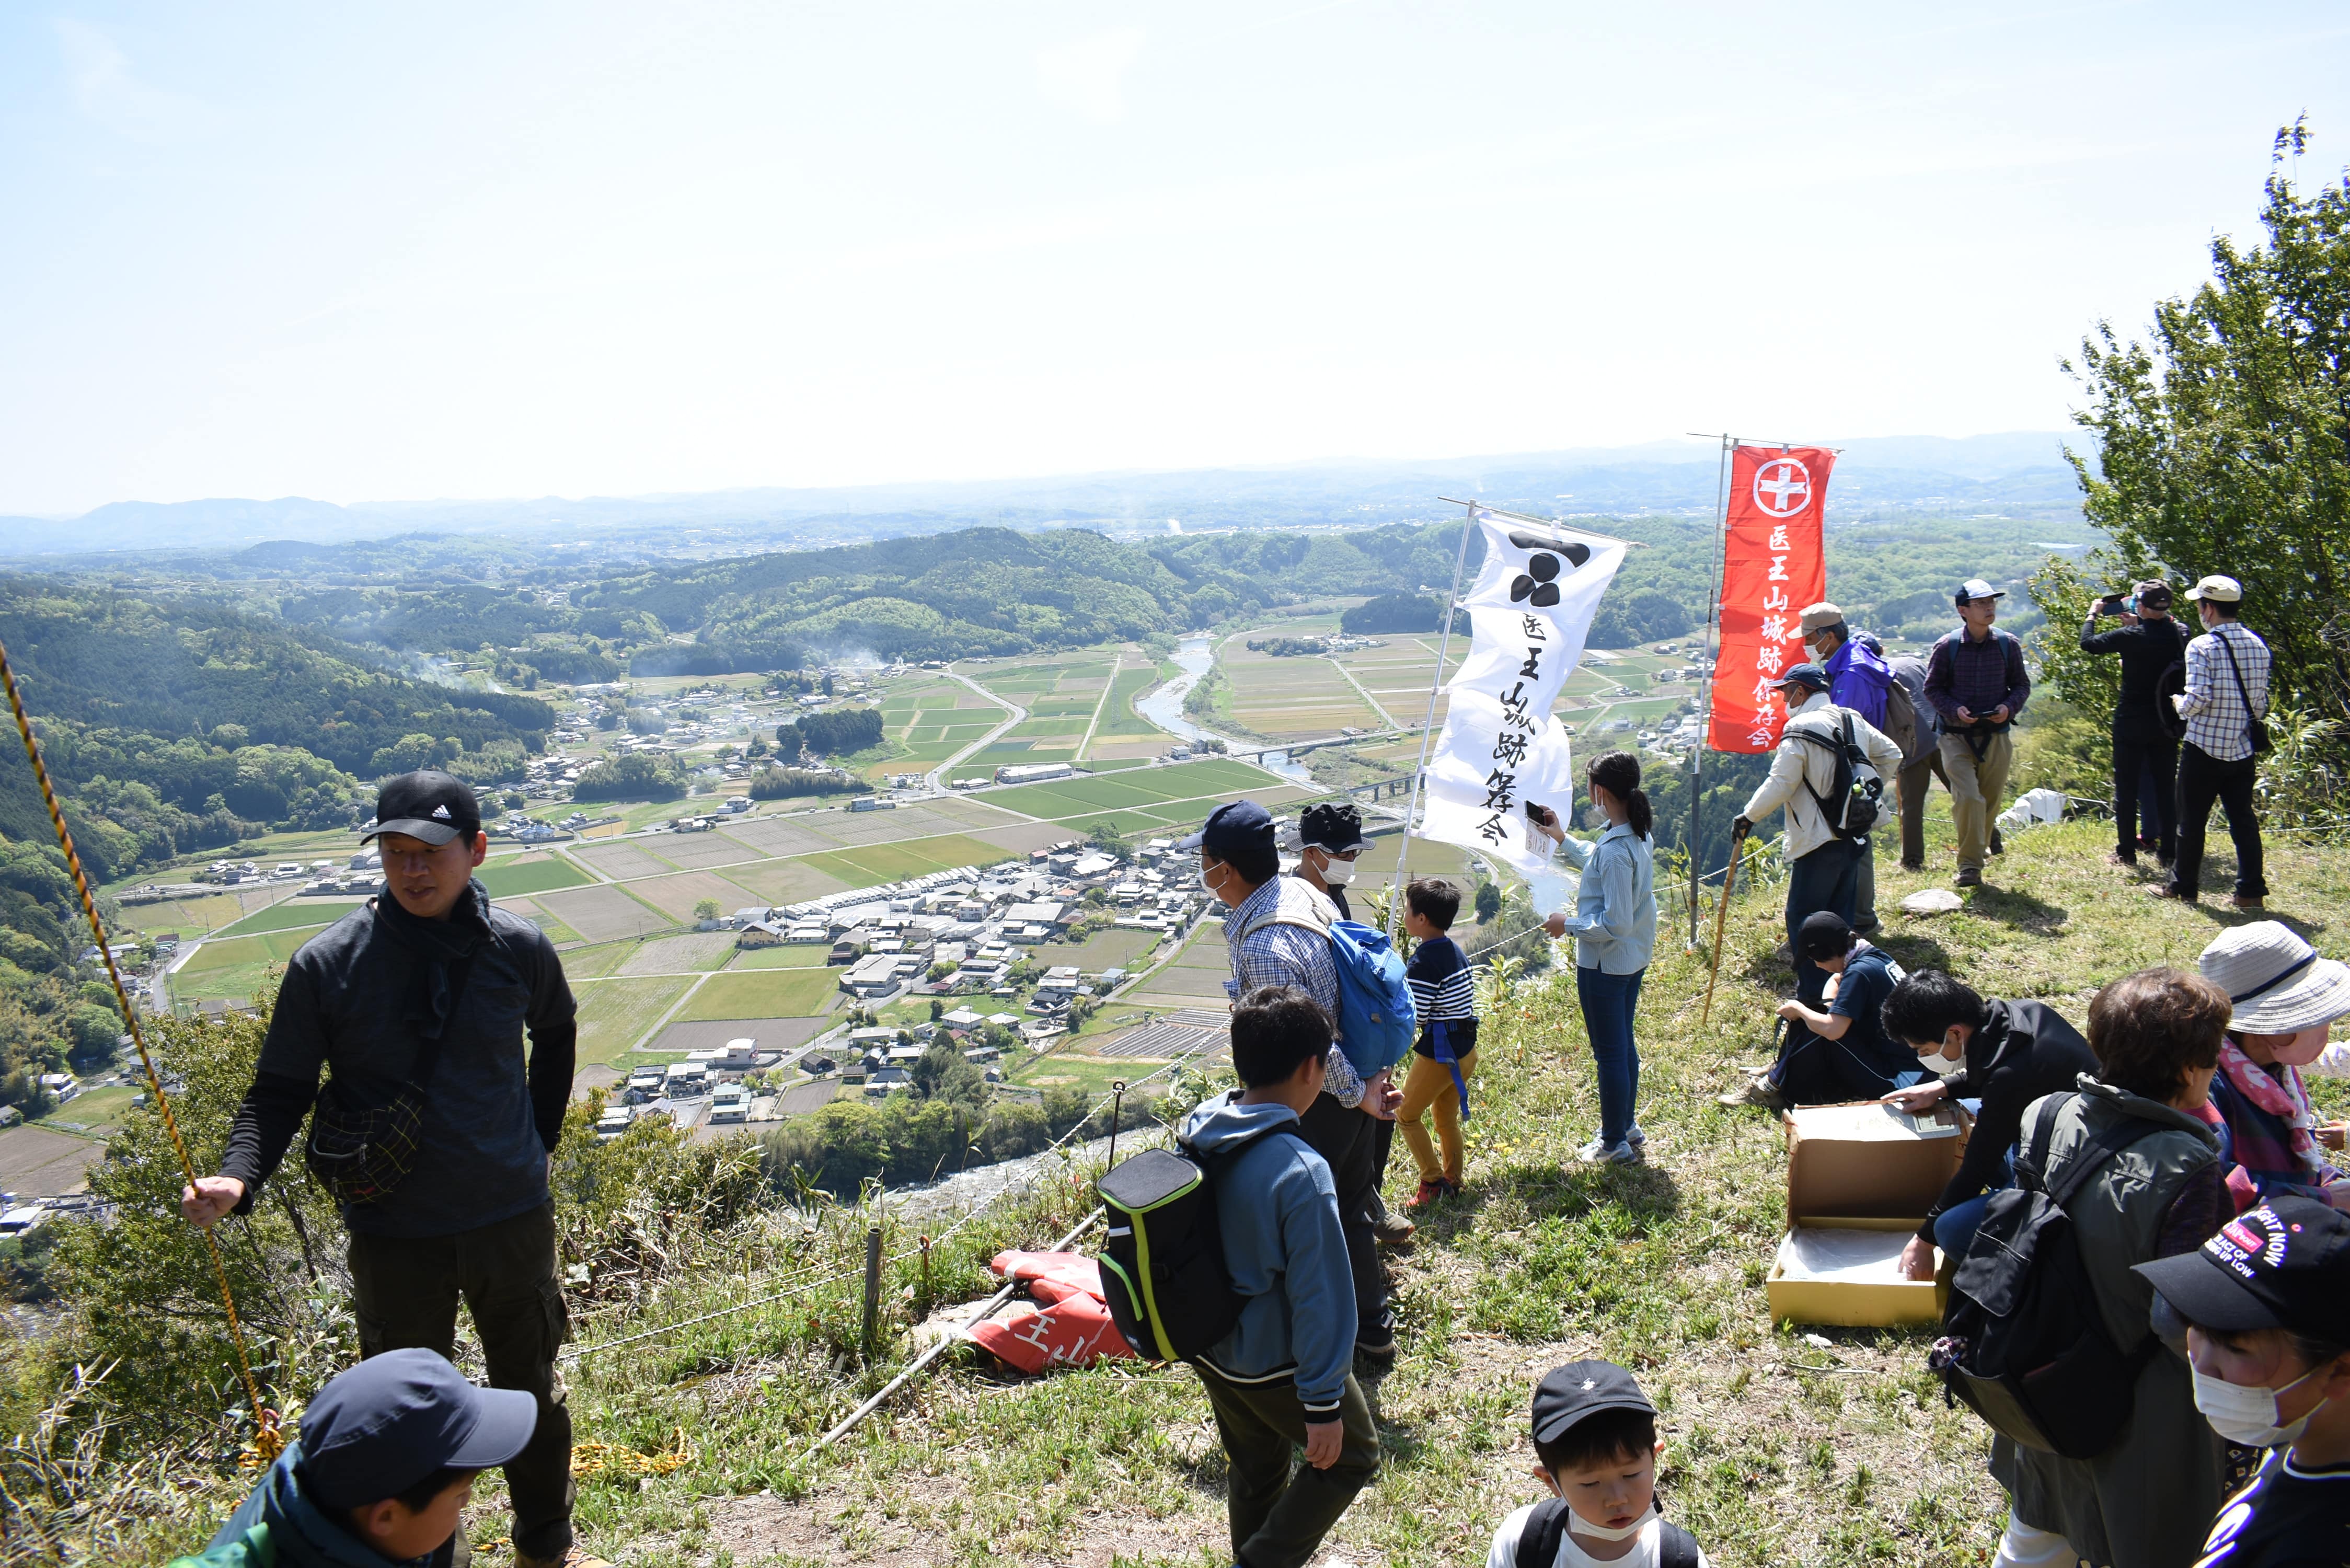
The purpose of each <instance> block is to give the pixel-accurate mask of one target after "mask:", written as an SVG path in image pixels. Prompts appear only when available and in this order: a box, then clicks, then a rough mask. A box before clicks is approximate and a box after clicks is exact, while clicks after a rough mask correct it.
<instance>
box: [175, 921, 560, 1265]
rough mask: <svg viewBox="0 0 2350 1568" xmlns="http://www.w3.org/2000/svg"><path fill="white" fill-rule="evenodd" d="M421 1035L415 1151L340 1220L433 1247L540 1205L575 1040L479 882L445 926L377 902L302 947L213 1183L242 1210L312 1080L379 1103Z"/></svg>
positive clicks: (551, 970)
mask: <svg viewBox="0 0 2350 1568" xmlns="http://www.w3.org/2000/svg"><path fill="white" fill-rule="evenodd" d="M525 1028H526V1029H528V1031H529V1033H530V1044H531V1049H530V1054H529V1058H528V1061H527V1063H525V1058H524V1053H523V1032H524V1030H525ZM435 1029H438V1030H439V1032H440V1033H441V1056H440V1061H439V1063H438V1064H437V1065H436V1066H435V1068H434V1070H433V1072H432V1078H431V1081H430V1082H428V1083H427V1084H426V1085H424V1119H423V1128H422V1143H423V1146H422V1147H421V1149H420V1150H419V1151H418V1154H417V1157H416V1160H415V1163H414V1165H413V1166H412V1167H411V1169H410V1172H409V1175H408V1177H407V1179H405V1180H403V1181H402V1182H401V1183H400V1185H399V1186H398V1187H397V1188H394V1189H392V1190H391V1191H390V1193H388V1194H386V1195H385V1196H384V1197H383V1198H381V1199H379V1200H377V1201H376V1202H373V1203H368V1204H361V1205H358V1206H356V1207H352V1208H348V1209H347V1210H345V1211H344V1219H345V1220H346V1221H347V1222H348V1224H349V1226H350V1228H351V1229H352V1230H354V1231H367V1232H369V1233H370V1234H373V1235H380V1236H446V1235H452V1234H454V1233H455V1232H457V1231H471V1230H473V1229H476V1228H477V1227H480V1226H483V1225H493V1224H495V1223H496V1222H497V1221H499V1220H510V1219H512V1218H513V1217H514V1216H515V1215H517V1214H521V1213H524V1212H526V1211H527V1210H532V1209H536V1208H537V1207H538V1206H539V1205H540V1204H542V1203H545V1202H546V1201H547V1186H546V1157H547V1155H548V1154H550V1153H552V1152H553V1150H554V1148H555V1142H556V1137H558V1136H559V1135H560V1134H561V1132H562V1128H563V1111H564V1106H565V1105H566V1104H567V1102H568V1100H569V1098H570V1094H571V1072H572V1063H573V1058H574V1055H575V1054H576V1048H577V1040H578V1025H577V1021H576V1019H575V1016H574V1007H573V1003H572V1000H571V987H570V985H569V984H568V983H567V981H565V980H564V978H563V962H562V960H560V959H559V958H557V957H556V952H555V946H554V944H553V943H551V942H549V941H548V940H546V933H545V932H543V931H541V930H540V929H538V928H537V927H536V926H534V925H532V924H531V923H530V922H529V921H528V920H525V919H522V918H521V917H520V916H517V915H513V914H509V913H508V912H506V911H505V910H504V909H497V908H495V907H494V906H493V905H492V904H491V903H490V899H489V894H488V893H487V892H486V891H485V890H484V888H483V887H482V885H481V883H479V882H475V883H473V885H472V888H470V889H469V891H468V893H467V896H466V898H465V900H464V901H463V902H462V903H460V905H459V906H458V909H457V913H456V914H455V915H454V916H452V918H451V919H449V920H448V921H446V922H442V921H436V920H418V919H416V918H415V917H414V916H412V915H410V914H408V913H407V911H405V910H403V909H398V908H397V907H391V906H390V897H389V895H387V896H386V898H385V899H383V900H381V901H370V902H369V903H368V904H365V905H362V906H361V907H360V908H359V909H354V910H353V911H351V912H350V913H349V914H348V915H346V916H344V917H343V918H342V919H339V920H338V921H336V922H335V923H334V924H333V925H331V926H329V927H328V928H327V929H325V930H324V931H321V932H320V933H318V935H317V936H315V937H313V938H311V939H310V940H308V941H307V942H305V943H304V944H303V945H302V949H301V950H300V951H299V952H296V954H295V955H294V959H293V961H292V962H291V963H289V964H288V965H287V966H286V980H285V982H284V983H283V984H282V985H281V986H280V987H279V988H278V992H277V1006H276V1011H275V1012H273V1013H272V1014H271V1015H270V1020H269V1033H268V1036H267V1038H266V1039H265V1040H264V1041H263V1042H262V1046H261V1062H260V1069H259V1071H258V1072H257V1073H256V1074H255V1078H254V1085H253V1088H252V1089H251V1090H250V1091H249V1092H248V1093H247V1094H246V1096H245V1098H244V1104H243V1105H242V1106H239V1107H238V1108H237V1115H236V1121H235V1123H234V1126H233V1127H231V1128H230V1130H229V1139H228V1151H227V1153H226V1154H225V1155H224V1157H223V1158H222V1160H221V1173H222V1174H223V1175H224V1176H234V1177H235V1178H237V1179H240V1180H242V1181H243V1182H244V1185H245V1204H246V1205H249V1204H250V1203H251V1202H252V1200H253V1196H254V1194H255V1192H257V1191H258V1190H259V1189H260V1187H261V1184H262V1183H263V1182H264V1181H265V1180H266V1179H268V1177H269V1175H270V1173H271V1172H272V1171H274V1170H276V1168H277V1163H278V1161H279V1160H280V1159H281V1158H284V1156H285V1153H286V1145H287V1144H288V1143H290V1142H291V1141H292V1139H293V1136H294V1133H295V1131H296V1129H297V1128H298V1127H299V1126H300V1124H301V1120H302V1117H303V1116H304V1115H305V1114H307V1112H308V1110H309V1108H310V1105H311V1102H312V1101H313V1100H314V1099H316V1098H317V1092H318V1073H319V1069H320V1068H321V1067H324V1068H326V1069H328V1071H330V1072H331V1073H332V1074H333V1075H334V1077H335V1080H336V1082H337V1083H338V1085H341V1088H342V1091H343V1092H344V1093H346V1094H348V1095H351V1096H354V1097H355V1098H356V1099H357V1100H358V1101H359V1103H360V1104H364V1105H369V1106H380V1105H385V1104H388V1103H390V1099H391V1098H392V1096H394V1095H396V1094H397V1093H399V1091H400V1085H401V1084H402V1082H403V1081H405V1080H406V1079H407V1077H408V1076H409V1075H410V1074H411V1070H412V1069H413V1066H414V1064H415V1062H416V1060H417V1056H418V1053H419V1050H420V1048H421V1045H422V1044H423V1043H424V1039H425V1037H426V1036H427V1035H428V1034H430V1033H432V1032H433V1031H434V1030H435Z"/></svg>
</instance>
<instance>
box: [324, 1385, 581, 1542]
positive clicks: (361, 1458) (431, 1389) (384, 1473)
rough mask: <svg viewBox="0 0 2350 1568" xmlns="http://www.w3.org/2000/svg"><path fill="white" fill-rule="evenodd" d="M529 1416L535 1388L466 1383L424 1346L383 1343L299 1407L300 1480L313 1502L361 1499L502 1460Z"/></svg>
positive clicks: (534, 1410) (339, 1504)
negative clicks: (385, 1345)
mask: <svg viewBox="0 0 2350 1568" xmlns="http://www.w3.org/2000/svg"><path fill="white" fill-rule="evenodd" d="M537 1425H538V1401H537V1399H536V1397H533V1396H531V1395H529V1394H526V1393H524V1392H523V1391H521V1390H520V1389H515V1388H476V1387H474V1386H473V1384H471V1383H469V1382H467V1381H466V1380H465V1377H464V1375H463V1373H460V1372H459V1371H458V1370H457V1369H456V1368H455V1367H453V1366H450V1365H449V1363H448V1362H446V1361H444V1360H443V1359H442V1357H441V1356H440V1355H438V1354H437V1353H435V1352H433V1351H430V1350H388V1351H386V1352H384V1353H383V1354H382V1355H376V1356H370V1357H369V1358H368V1359H367V1360H365V1361H362V1362H360V1363H359V1365H358V1366H354V1367H352V1368H351V1369H350V1370H349V1371H348V1372H345V1373H343V1374H341V1375H340V1376H337V1377H335V1378H334V1379H333V1380H332V1381H330V1382H329V1383H328V1385H327V1386H325V1387H324V1388H321V1389H319V1390H318V1392H317V1397H315V1398H313V1399H312V1400H311V1401H310V1405H309V1408H307V1409H306V1410H304V1411H303V1412H302V1461H301V1477H302V1488H303V1490H304V1491H306V1492H307V1493H308V1494H309V1498H310V1501H312V1502H315V1503H317V1505H318V1506H319V1507H321V1508H327V1509H335V1510H342V1509H352V1508H364V1507H366V1506H367V1505H368V1504H369V1503H374V1502H381V1501H383V1500H384V1499H385V1498H388V1497H394V1496H397V1495H398V1494H400V1492H403V1491H406V1490H408V1489H409V1488H410V1487H412V1486H414V1485H415V1484H416V1483H417V1482H418V1481H421V1480H424V1479H425V1478H426V1477H428V1476H430V1475H432V1473H433V1472H434V1471H436V1470H440V1469H448V1468H451V1467H454V1468H456V1469H468V1470H485V1469H490V1468H491V1467H493V1466H494V1465H502V1464H504V1463H505V1462H506V1461H507V1460H508V1459H513V1458H514V1457H515V1455H516V1454H519V1453H521V1452H522V1450H523V1445H525V1443H527V1442H529V1441H530V1434H531V1431H532V1428H536V1426H537Z"/></svg>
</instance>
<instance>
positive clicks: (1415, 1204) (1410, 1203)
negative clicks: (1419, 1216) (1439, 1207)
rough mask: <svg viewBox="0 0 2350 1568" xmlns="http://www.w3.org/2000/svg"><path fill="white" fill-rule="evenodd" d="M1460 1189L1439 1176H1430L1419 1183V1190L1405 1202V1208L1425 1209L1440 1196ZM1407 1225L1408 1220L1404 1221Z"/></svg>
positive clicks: (1442, 1196)
mask: <svg viewBox="0 0 2350 1568" xmlns="http://www.w3.org/2000/svg"><path fill="white" fill-rule="evenodd" d="M1460 1190H1461V1189H1459V1188H1457V1187H1455V1186H1453V1185H1452V1183H1451V1182H1449V1181H1447V1180H1445V1179H1443V1178H1441V1177H1430V1178H1429V1179H1427V1180H1426V1181H1423V1182H1421V1183H1420V1184H1419V1191H1417V1192H1415V1193H1413V1194H1412V1195H1411V1197H1410V1198H1409V1199H1408V1200H1407V1201H1406V1202H1405V1204H1404V1207H1405V1208H1407V1209H1425V1208H1427V1207H1428V1206H1429V1205H1430V1204H1431V1203H1433V1202H1435V1201H1436V1200H1437V1199H1440V1198H1450V1197H1451V1196H1452V1195H1453V1194H1454V1193H1455V1192H1458V1191H1460ZM1404 1223H1405V1224H1406V1225H1409V1224H1410V1223H1411V1222H1410V1221H1409V1220H1406V1221H1404Z"/></svg>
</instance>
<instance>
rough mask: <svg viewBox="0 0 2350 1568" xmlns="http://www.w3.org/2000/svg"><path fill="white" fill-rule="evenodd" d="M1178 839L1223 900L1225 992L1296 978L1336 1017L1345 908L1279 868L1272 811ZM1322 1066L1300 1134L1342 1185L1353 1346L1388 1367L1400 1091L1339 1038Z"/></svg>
mask: <svg viewBox="0 0 2350 1568" xmlns="http://www.w3.org/2000/svg"><path fill="white" fill-rule="evenodd" d="M1175 847H1176V848H1177V849H1178V850H1187V849H1196V850H1198V851H1199V852H1200V885H1201V887H1202V888H1206V889H1207V890H1208V891H1209V892H1210V893H1212V894H1213V895H1215V897H1216V898H1218V899H1220V900H1221V901H1222V903H1223V905H1224V907H1225V908H1224V945H1225V948H1226V950H1228V951H1229V953H1230V954H1231V957H1232V979H1231V980H1229V981H1225V982H1224V991H1225V993H1226V994H1227V995H1228V996H1229V997H1231V998H1232V1001H1234V1002H1238V1001H1239V1000H1240V998H1242V997H1243V996H1246V995H1247V994H1248V993H1249V992H1253V991H1255V990H1257V989H1258V988H1260V987H1262V986H1268V985H1285V986H1291V987H1294V988H1295V989H1296V990H1298V991H1302V992H1305V994H1306V995H1307V996H1310V997H1312V998H1313V999H1314V1001H1315V1004H1316V1005H1317V1006H1319V1007H1320V1008H1321V1009H1322V1011H1324V1012H1327V1013H1328V1014H1329V1015H1330V1017H1331V1020H1332V1021H1333V1023H1335V1022H1336V1019H1337V1017H1338V966H1337V962H1336V960H1335V959H1333V958H1332V956H1331V953H1330V935H1329V932H1330V923H1331V922H1332V921H1333V920H1335V919H1337V918H1338V911H1337V909H1336V907H1335V906H1333V905H1332V904H1331V902H1330V900H1329V899H1328V898H1325V897H1323V896H1322V894H1321V893H1320V892H1318V891H1317V890H1315V888H1313V887H1311V886H1309V885H1308V884H1307V883H1306V882H1305V881H1304V880H1303V879H1302V878H1299V877H1284V876H1283V875H1282V874H1281V851H1280V849H1279V848H1278V847H1277V845H1276V841H1275V836H1274V826H1273V815H1272V814H1271V813H1269V812H1267V811H1266V810H1265V809H1264V807H1263V806H1261V805H1258V804H1257V803H1256V802H1254V801H1253V800H1236V801H1233V802H1232V804H1231V805H1220V806H1218V807H1217V808H1216V809H1215V811H1214V812H1213V813H1212V814H1211V815H1210V816H1209V817H1208V822H1207V826H1204V827H1202V828H1201V830H1200V831H1199V832H1197V833H1194V834H1192V835H1191V836H1189V837H1188V838H1184V839H1182V840H1180V842H1179V843H1178V844H1177V845H1176V846H1175ZM1324 1068H1325V1075H1324V1078H1323V1085H1322V1093H1321V1094H1319V1095H1318V1096H1315V1100H1314V1104H1313V1105H1312V1106H1310V1107H1308V1108H1307V1109H1306V1111H1305V1113H1304V1114H1303V1115H1302V1116H1299V1117H1298V1136H1299V1137H1302V1138H1304V1139H1305V1142H1306V1144H1307V1146H1308V1147H1311V1148H1312V1149H1313V1150H1314V1152H1315V1153H1316V1154H1318V1155H1320V1156H1321V1157H1322V1158H1323V1160H1324V1162H1325V1163H1326V1164H1327V1165H1328V1166H1329V1167H1330V1175H1331V1179H1332V1180H1333V1181H1334V1182H1335V1183H1336V1187H1337V1193H1338V1220H1339V1224H1340V1227H1341V1228H1342V1229H1343V1230H1344V1231H1346V1235H1347V1263H1348V1265H1349V1268H1350V1269H1351V1271H1352V1272H1353V1274H1354V1276H1355V1314H1356V1319H1357V1324H1356V1333H1355V1348H1356V1350H1357V1353H1358V1354H1360V1355H1362V1356H1363V1357H1364V1359H1365V1360H1366V1361H1368V1362H1370V1363H1372V1364H1373V1365H1375V1366H1385V1365H1388V1364H1391V1363H1392V1362H1393V1361H1394V1360H1395V1354H1396V1343H1395V1318H1394V1317H1393V1316H1392V1315H1391V1314H1389V1313H1388V1286H1387V1276H1386V1274H1385V1273H1384V1272H1381V1270H1380V1268H1379V1258H1378V1241H1377V1240H1376V1239H1375V1237H1374V1236H1373V1234H1372V1231H1371V1221H1370V1214H1369V1210H1370V1203H1371V1199H1372V1198H1373V1196H1374V1195H1375V1194H1376V1193H1377V1190H1378V1123H1379V1122H1381V1121H1390V1122H1391V1121H1393V1120H1394V1119H1395V1110H1396V1106H1398V1105H1399V1104H1401V1103H1402V1101H1403V1091H1402V1090H1400V1089H1399V1088H1396V1087H1394V1086H1393V1085H1391V1084H1390V1083H1389V1082H1388V1074H1387V1073H1386V1072H1384V1071H1382V1072H1379V1073H1378V1074H1375V1075H1372V1076H1371V1077H1370V1078H1369V1079H1368V1080H1365V1079H1364V1078H1363V1076H1362V1075H1360V1074H1358V1073H1357V1072H1356V1071H1355V1065H1354V1064H1353V1063H1351V1062H1349V1061H1347V1055H1346V1053H1345V1052H1344V1051H1343V1050H1341V1049H1340V1048H1339V1047H1338V1046H1337V1045H1335V1044H1334V1045H1332V1046H1331V1047H1330V1049H1329V1052H1328V1054H1326V1057H1325V1058H1324Z"/></svg>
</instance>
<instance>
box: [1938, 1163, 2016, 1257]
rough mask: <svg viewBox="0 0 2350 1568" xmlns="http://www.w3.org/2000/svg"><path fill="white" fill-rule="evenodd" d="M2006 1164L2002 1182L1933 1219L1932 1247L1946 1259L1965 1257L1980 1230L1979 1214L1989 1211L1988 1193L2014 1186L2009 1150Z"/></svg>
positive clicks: (1980, 1215)
mask: <svg viewBox="0 0 2350 1568" xmlns="http://www.w3.org/2000/svg"><path fill="white" fill-rule="evenodd" d="M2006 1160H2007V1176H2006V1179H2004V1180H2002V1181H2001V1183H2000V1184H1999V1185H1998V1186H1997V1187H1994V1188H1991V1189H1989V1190H1987V1191H1985V1192H1983V1193H1982V1194H1981V1196H1979V1197H1975V1198H1970V1199H1967V1200H1966V1201H1965V1202H1964V1203H1957V1204H1953V1205H1951V1206H1950V1208H1948V1209H1945V1210H1942V1211H1941V1212H1940V1213H1939V1214H1937V1215H1936V1216H1934V1245H1936V1246H1937V1247H1939V1248H1940V1249H1942V1251H1945V1252H1947V1253H1948V1254H1950V1257H1952V1258H1954V1259H1956V1258H1964V1257H1965V1256H1966V1255H1967V1249H1968V1247H1970V1246H1971V1245H1972V1244H1973V1242H1974V1239H1975V1232H1976V1231H1979V1230H1981V1228H1982V1222H1983V1210H1986V1209H1988V1208H1990V1207H1991V1193H1993V1192H2003V1191H2005V1190H2006V1189H2009V1188H2011V1187H2012V1186H2014V1185H2015V1151H2014V1150H2013V1149H2009V1150H2008V1151H2007V1155H2006Z"/></svg>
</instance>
